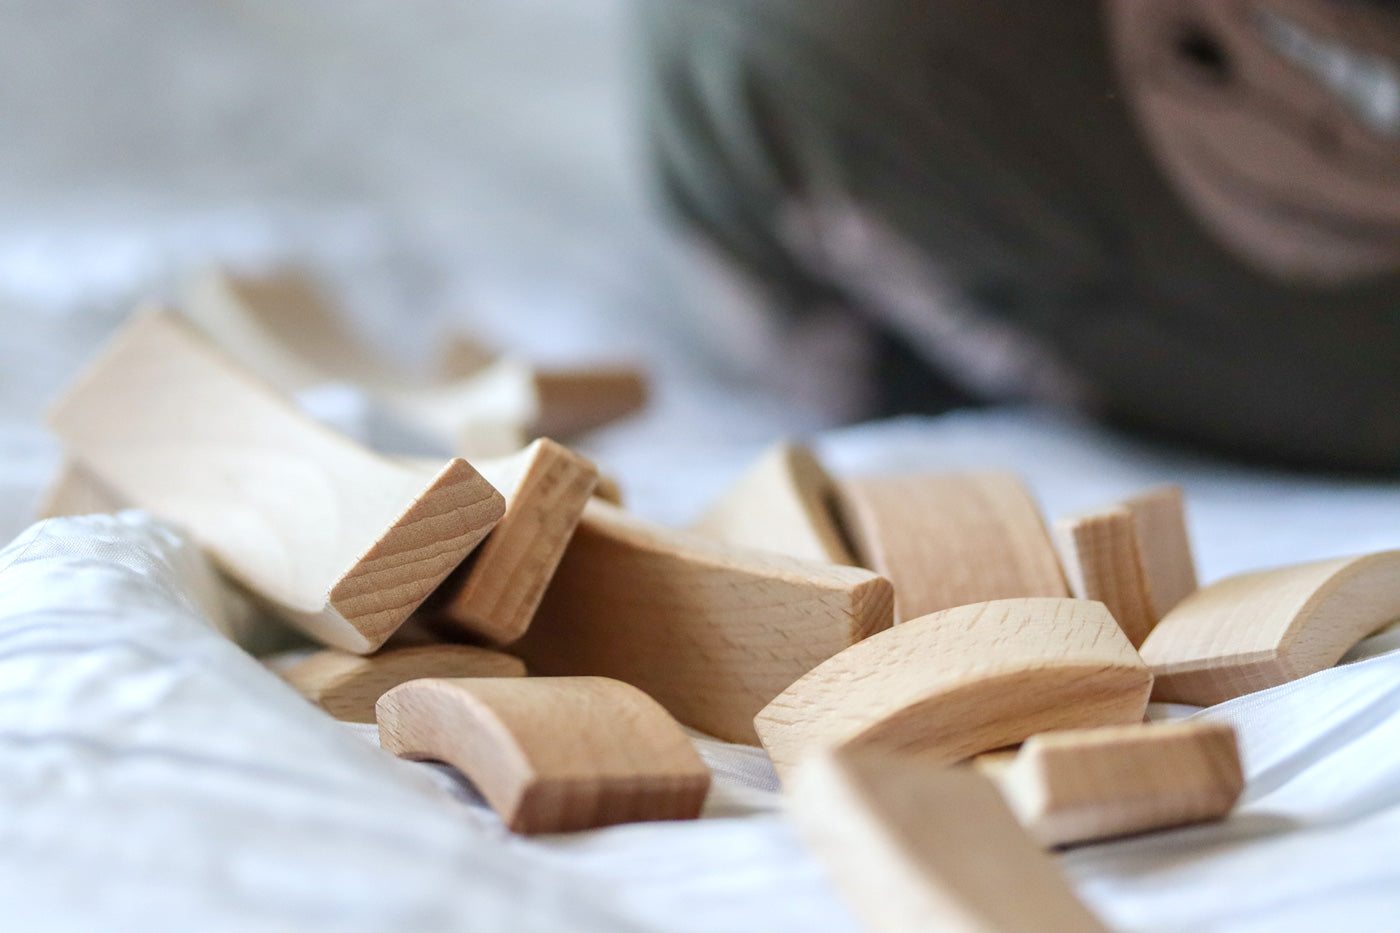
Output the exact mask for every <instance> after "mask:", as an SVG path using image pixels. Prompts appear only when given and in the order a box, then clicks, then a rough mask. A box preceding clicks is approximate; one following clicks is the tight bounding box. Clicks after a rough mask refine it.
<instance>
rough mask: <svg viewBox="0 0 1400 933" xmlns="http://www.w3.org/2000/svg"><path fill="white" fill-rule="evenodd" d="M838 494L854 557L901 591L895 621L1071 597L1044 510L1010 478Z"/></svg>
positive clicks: (924, 479)
mask: <svg viewBox="0 0 1400 933" xmlns="http://www.w3.org/2000/svg"><path fill="white" fill-rule="evenodd" d="M837 487H838V490H839V494H838V496H837V505H838V512H839V514H840V517H841V521H842V525H843V527H844V528H845V529H846V532H847V533H848V534H849V535H850V536H851V539H852V541H853V543H854V545H855V550H856V558H857V559H858V561H859V562H860V564H861V566H864V567H869V568H870V569H871V570H874V571H875V572H876V573H879V574H881V575H883V576H885V577H888V578H889V580H890V582H891V583H893V584H894V592H895V618H896V620H897V621H901V622H902V621H903V620H905V619H913V618H916V617H918V616H923V615H927V614H929V613H931V612H938V611H940V610H943V609H951V608H953V607H954V606H964V605H967V604H969V603H978V602H986V601H988V600H993V599H1009V598H1013V597H1020V596H1068V595H1069V589H1068V587H1067V586H1066V584H1065V578H1064V573H1063V572H1062V571H1061V570H1060V562H1059V559H1058V558H1057V557H1056V556H1055V549H1054V547H1053V546H1052V544H1051V543H1050V536H1049V533H1048V532H1047V531H1046V528H1045V522H1044V520H1043V519H1042V518H1041V515H1040V509H1039V508H1038V507H1037V506H1036V504H1035V501H1034V500H1033V499H1032V498H1031V496H1030V493H1029V492H1028V491H1027V490H1026V487H1025V486H1024V484H1022V482H1021V480H1020V479H1019V478H1018V477H1016V476H1014V475H1013V474H1010V473H962V474H958V473H955V474H915V475H909V476H871V477H860V478H856V479H847V480H841V481H840V482H839V483H838V484H837Z"/></svg>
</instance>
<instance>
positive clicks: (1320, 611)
mask: <svg viewBox="0 0 1400 933" xmlns="http://www.w3.org/2000/svg"><path fill="white" fill-rule="evenodd" d="M1397 617H1400V551H1381V552H1379V553H1376V554H1366V555H1363V556H1361V557H1341V558H1336V559H1334V560H1323V561H1317V562H1314V563H1308V564H1298V565H1296V566H1291V567H1281V568H1278V569H1276V570H1264V571H1259V572H1257V573H1246V574H1241V575H1239V576H1235V577H1228V578H1226V579H1224V580H1221V581H1219V582H1218V583H1214V584H1211V585H1210V586H1207V587H1204V588H1203V589H1200V590H1198V591H1197V592H1196V593H1195V594H1194V595H1192V596H1190V597H1188V598H1187V599H1186V600H1184V601H1183V602H1182V603H1181V604H1180V605H1179V606H1177V607H1176V608H1175V609H1173V610H1172V611H1171V612H1169V613H1167V616H1166V618H1164V619H1163V620H1162V621H1161V622H1159V623H1158V624H1157V628H1156V629H1154V630H1153V632H1152V634H1151V635H1149V636H1148V637H1147V640H1146V641H1145V642H1143V643H1142V657H1143V660H1145V661H1146V662H1147V663H1148V664H1150V665H1151V666H1152V671H1153V673H1154V674H1155V675H1156V678H1157V686H1156V688H1155V689H1154V690H1153V694H1152V695H1153V698H1154V699H1157V700H1165V701H1169V702H1177V703H1194V704H1196V705H1198V706H1209V705H1211V704H1214V703H1220V702H1223V701H1225V700H1229V699H1232V698H1234V697H1237V696H1243V695H1244V694H1246V693H1253V692H1254V691H1256V690H1264V689H1266V688H1268V687H1276V686H1278V685H1279V684H1283V683H1287V682H1288V681H1290V680H1296V679H1298V678H1299V677H1306V676H1307V675H1308V674H1313V673H1316V672H1317V671H1320V670H1324V669H1326V668H1328V667H1331V666H1332V665H1333V664H1336V663H1337V661H1338V660H1340V659H1341V657H1342V655H1344V654H1346V652H1347V649H1349V648H1351V646H1352V645H1355V644H1356V643H1357V642H1358V641H1360V640H1361V639H1363V638H1365V637H1366V636H1367V635H1369V634H1371V633H1372V632H1374V631H1376V630H1377V629H1380V628H1381V627H1383V626H1385V625H1386V624H1388V623H1390V622H1392V621H1394V620H1395V619H1396V618H1397Z"/></svg>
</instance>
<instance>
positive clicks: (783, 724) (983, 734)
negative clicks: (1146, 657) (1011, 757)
mask: <svg viewBox="0 0 1400 933" xmlns="http://www.w3.org/2000/svg"><path fill="white" fill-rule="evenodd" d="M1151 688H1152V675H1151V673H1150V672H1149V671H1148V669H1147V666H1146V665H1145V664H1143V663H1142V659H1141V658H1139V657H1138V654H1137V652H1136V651H1134V650H1133V646H1132V645H1130V644H1128V639H1127V636H1125V635H1124V634H1123V631H1122V629H1120V628H1119V627H1118V623H1116V622H1115V621H1114V620H1113V617H1112V616H1111V615H1109V614H1108V610H1107V609H1105V608H1104V607H1103V604H1102V603H1095V602H1087V601H1083V600H1074V599H1050V598H1035V599H1005V600H997V601H994V602H986V603H975V604H973V605H970V606H960V607H958V608H957V609H948V610H944V611H943V612H937V613H934V614H932V615H928V616H923V617H921V618H918V619H911V620H910V621H908V622H904V623H902V624H900V625H896V626H895V627H894V628H891V629H889V630H888V631H885V632H880V633H878V634H875V635H872V636H870V637H869V638H867V639H865V640H864V641H862V642H860V643H858V644H856V645H853V646H851V647H850V648H847V649H846V650H845V651H842V652H841V653H840V654H838V655H836V656H835V657H833V658H831V659H830V660H828V661H825V662H823V663H822V664H820V665H818V666H816V667H815V668H813V669H812V670H811V671H810V672H809V673H807V674H806V675H805V676H803V677H802V678H801V679H799V680H797V681H796V682H795V683H793V684H792V686H790V687H788V688H787V689H786V690H784V691H783V692H782V693H781V694H780V695H779V696H778V697H777V698H776V699H774V700H773V702H771V703H769V704H768V705H767V706H766V707H764V709H763V711H762V712H760V713H759V714H758V716H757V718H756V719H755V720H754V726H755V728H756V729H757V730H758V736H759V738H760V739H761V740H762V742H763V747H764V748H766V749H767V750H768V755H769V757H770V758H771V759H772V760H773V766H774V767H775V768H776V769H777V770H778V773H779V775H780V776H784V777H785V776H786V774H787V773H788V772H790V770H791V769H792V767H793V766H794V765H796V764H797V762H798V761H799V760H800V759H801V758H802V757H804V756H805V755H809V754H812V753H813V752H816V751H819V750H821V749H823V748H830V747H836V746H841V747H853V746H878V747H880V748H885V749H890V750H895V751H911V752H915V751H917V752H920V753H923V754H926V755H928V756H930V757H931V758H932V759H934V760H936V761H939V762H945V763H946V762H954V761H958V760H960V759H962V758H967V757H969V756H971V755H976V754H978V753H979V752H985V751H990V750H992V749H996V748H1000V747H1002V746H1004V745H1013V744H1015V743H1017V742H1020V741H1022V740H1023V739H1025V738H1027V737H1028V736H1032V735H1034V734H1036V733H1037V732H1045V731H1047V730H1049V729H1067V728H1076V727H1080V726H1102V725H1116V724H1126V723H1136V722H1141V721H1142V717H1143V713H1144V712H1145V711H1146V709H1147V698H1148V694H1149V692H1150V691H1151Z"/></svg>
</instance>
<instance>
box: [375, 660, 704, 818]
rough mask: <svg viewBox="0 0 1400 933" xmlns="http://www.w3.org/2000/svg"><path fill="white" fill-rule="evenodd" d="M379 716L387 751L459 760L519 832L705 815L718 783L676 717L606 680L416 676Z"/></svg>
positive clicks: (384, 702)
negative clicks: (712, 784) (702, 811)
mask: <svg viewBox="0 0 1400 933" xmlns="http://www.w3.org/2000/svg"><path fill="white" fill-rule="evenodd" d="M378 718H379V742H380V744H381V745H383V747H384V748H385V749H387V750H388V751H390V752H393V753H394V754H395V755H398V756H400V757H403V758H412V759H419V760H434V761H445V762H447V763H448V764H450V765H453V766H454V767H456V768H457V769H458V770H459V771H461V772H462V773H463V774H464V775H466V776H467V777H468V778H470V779H471V781H472V783H474V784H475V785H476V787H477V789H478V790H480V791H481V795H482V796H483V797H485V798H486V802H487V803H489V804H490V805H491V807H492V809H494V810H495V811H496V812H497V813H498V814H500V817H501V820H502V821H503V822H504V823H505V824H506V825H507V826H508V827H510V829H512V830H513V831H515V832H517V833H561V832H571V831H574V830H580V829H592V828H594V827H597V826H608V825H611V824H614V823H635V822H641V821H645V820H686V819H693V818H695V817H696V816H698V815H699V814H700V808H701V807H702V806H703V805H704V802H705V795H706V793H707V792H708V790H709V787H710V772H709V769H707V768H706V767H705V763H704V762H703V761H701V759H700V755H699V754H698V753H697V752H696V751H695V747H694V746H693V745H692V744H691V742H690V740H689V739H688V738H687V737H686V735H685V732H684V731H683V730H682V729H681V727H680V726H679V725H678V724H677V723H676V721H675V720H674V719H672V718H671V717H670V716H669V715H667V714H666V711H665V710H664V709H662V708H661V707H660V706H659V705H657V703H656V702H655V701H654V700H652V699H651V698H650V697H648V696H647V695H646V694H644V693H642V692H641V691H640V690H638V689H636V688H635V687H631V686H629V685H627V684H624V683H621V682H619V681H616V680H608V679H607V678H605V677H528V678H505V679H451V680H436V679H434V680H415V681H411V682H409V683H406V684H403V685H401V686H398V687H395V688H394V689H392V690H390V691H389V692H388V693H386V694H385V695H384V696H382V697H380V699H379V705H378Z"/></svg>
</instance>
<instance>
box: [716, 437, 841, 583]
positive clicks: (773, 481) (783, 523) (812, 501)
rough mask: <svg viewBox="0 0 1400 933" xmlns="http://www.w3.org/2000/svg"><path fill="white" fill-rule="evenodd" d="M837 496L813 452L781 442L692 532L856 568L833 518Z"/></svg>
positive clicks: (739, 545)
mask: <svg viewBox="0 0 1400 933" xmlns="http://www.w3.org/2000/svg"><path fill="white" fill-rule="evenodd" d="M834 497H835V487H834V485H833V484H832V481H831V478H830V477H829V476H827V475H826V471H825V470H823V469H822V467H821V464H820V463H818V462H817V459H816V458H815V457H813V456H812V454H811V452H810V451H808V450H807V449H806V448H805V447H797V446H794V445H792V444H787V443H780V444H776V445H774V446H773V447H771V448H769V449H768V450H767V451H766V452H765V453H764V454H763V456H762V457H760V458H759V460H758V462H757V463H755V464H754V465H753V467H751V468H750V469H749V471H748V472H747V473H745V474H744V475H743V476H742V477H740V479H739V481H738V482H737V483H735V484H734V486H733V487H732V488H731V489H730V490H729V492H727V493H726V494H725V495H724V496H723V497H722V498H721V499H720V500H719V501H718V502H716V503H715V504H714V505H713V506H712V507H711V508H710V510H709V511H708V512H706V513H705V515H704V516H703V517H702V518H701V519H700V521H699V522H697V523H696V524H695V526H694V527H693V529H692V530H694V531H695V532H697V533H699V534H702V535H705V536H706V537H709V538H714V539H715V540H717V541H723V542H725V543H726V544H733V545H737V546H738V547H748V548H758V549H759V550H764V551H776V552H777V553H779V554H786V555H788V556H789V557H799V558H802V559H803V560H816V561H824V562H826V563H829V564H854V563H855V559H854V558H853V557H852V556H851V553H850V550H849V549H848V548H847V547H846V544H845V541H844V540H843V539H842V537H841V532H840V530H839V529H838V528H837V527H836V520H835V518H834V517H833V516H832V511H831V510H832V508H833V504H834V502H833V500H834Z"/></svg>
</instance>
